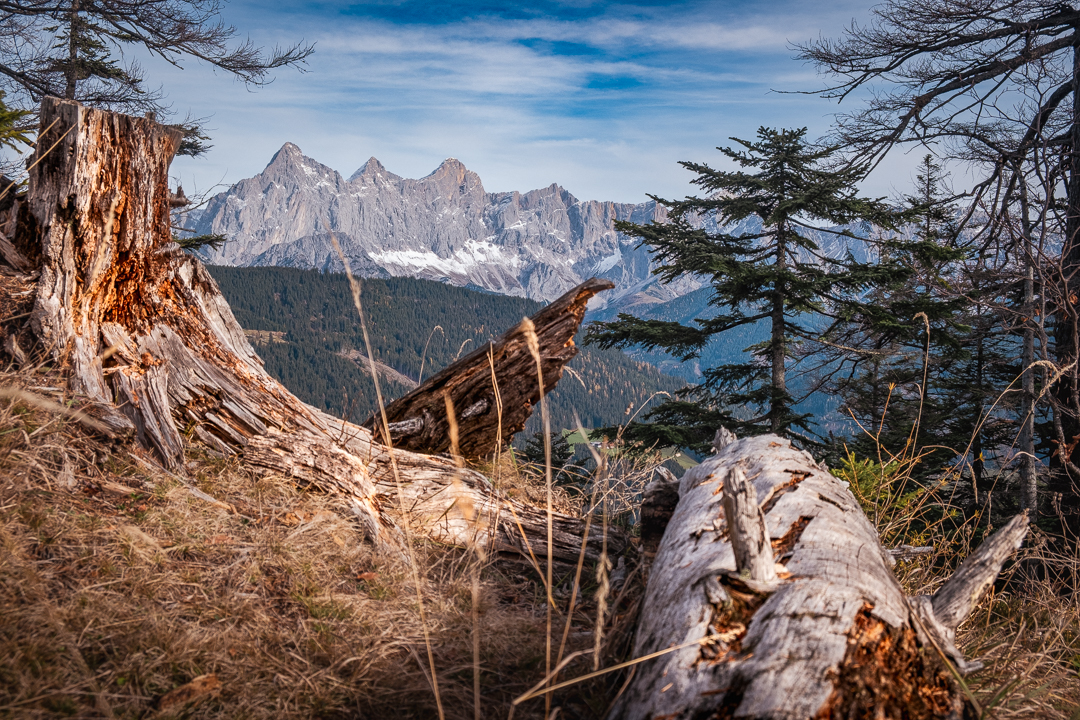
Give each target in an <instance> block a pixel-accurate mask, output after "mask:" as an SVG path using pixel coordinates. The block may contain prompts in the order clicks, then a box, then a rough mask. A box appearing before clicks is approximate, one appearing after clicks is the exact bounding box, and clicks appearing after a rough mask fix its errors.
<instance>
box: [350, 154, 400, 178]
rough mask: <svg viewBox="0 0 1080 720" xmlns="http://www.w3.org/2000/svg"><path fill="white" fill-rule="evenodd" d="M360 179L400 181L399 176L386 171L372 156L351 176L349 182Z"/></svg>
mask: <svg viewBox="0 0 1080 720" xmlns="http://www.w3.org/2000/svg"><path fill="white" fill-rule="evenodd" d="M361 179H362V180H374V179H384V180H390V181H394V182H396V181H398V180H401V176H400V175H395V174H394V173H392V172H390V171H389V170H387V169H386V167H385V166H384V165H383V164H382V163H381V162H379V159H378V158H376V157H374V156H372V157H370V158H368V160H367V162H366V163H364V164H363V165H362V166H361V167H360V169H359V170H357V171H356V172H354V173H353V174H352V176H351V177H350V178H349V182H353V181H355V180H361Z"/></svg>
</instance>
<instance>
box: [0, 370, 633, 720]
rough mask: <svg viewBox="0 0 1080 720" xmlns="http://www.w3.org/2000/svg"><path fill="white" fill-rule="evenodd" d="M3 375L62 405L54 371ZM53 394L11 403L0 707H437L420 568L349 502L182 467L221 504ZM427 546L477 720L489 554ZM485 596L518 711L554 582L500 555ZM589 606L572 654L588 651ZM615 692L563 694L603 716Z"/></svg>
mask: <svg viewBox="0 0 1080 720" xmlns="http://www.w3.org/2000/svg"><path fill="white" fill-rule="evenodd" d="M0 386H3V387H8V388H11V387H21V388H24V389H25V390H27V391H28V392H31V393H34V395H35V396H37V397H39V398H46V399H51V401H53V402H55V403H58V404H60V405H63V404H64V403H65V399H66V398H65V396H64V394H63V392H62V391H59V390H57V391H50V390H46V389H42V388H43V387H45V388H47V387H54V388H59V387H61V386H60V385H59V383H58V381H57V379H56V378H55V377H54V376H52V375H50V374H49V373H47V372H44V371H41V372H38V373H23V374H21V375H13V374H10V373H8V374H3V375H0ZM35 388H37V389H35ZM46 404H47V403H26V402H23V401H21V400H19V399H17V398H16V399H13V398H10V397H8V398H2V399H0V617H2V618H3V620H2V621H0V717H18V718H39V717H40V718H45V717H69V716H70V717H108V716H113V717H140V718H141V717H157V716H165V715H167V714H168V713H161V712H159V711H158V710H157V702H158V701H159V699H160V698H161V697H162V696H163V695H164V694H165V693H167V692H169V691H171V690H173V689H174V688H176V687H178V686H181V685H183V684H185V683H187V682H189V681H191V680H192V679H193V678H195V677H198V676H202V675H206V674H209V673H213V674H216V676H217V678H218V680H219V681H220V683H221V685H220V689H219V690H218V692H217V693H216V694H214V695H213V696H207V697H205V698H204V699H203V700H202V701H201V702H199V703H198V704H196V705H193V706H190V707H188V708H187V709H186V710H184V709H183V708H182V707H178V708H174V710H177V711H178V713H179V714H180V715H182V716H184V717H192V718H237V717H244V718H262V717H273V718H322V717H325V718H331V717H334V718H338V717H370V718H382V717H393V718H410V717H417V718H420V717H424V718H426V717H433V716H434V714H435V701H434V696H433V694H432V692H431V685H430V682H429V680H428V679H427V675H426V673H427V662H426V660H425V659H424V655H425V652H426V651H425V648H424V640H423V632H422V628H421V623H420V618H419V614H418V608H417V603H416V597H417V596H416V593H415V589H414V588H413V587H412V581H411V574H410V572H409V569H408V566H407V564H406V562H405V561H404V560H402V559H400V558H396V557H390V556H386V555H381V554H379V553H378V552H376V551H375V550H374V549H373V548H372V547H371V546H370V545H368V544H365V543H364V541H363V537H362V533H361V530H360V526H359V525H358V523H356V522H354V520H353V519H352V516H351V514H350V512H349V510H348V508H347V507H346V505H345V504H344V503H341V502H339V501H338V500H337V499H335V498H334V497H332V496H327V495H324V494H320V493H315V492H306V491H304V490H302V489H299V488H297V487H296V486H295V485H294V484H293V483H292V482H291V481H289V480H287V479H284V478H275V477H255V476H252V475H250V474H248V473H246V472H244V471H243V470H242V469H241V468H240V467H239V465H238V464H237V463H235V462H232V461H228V460H224V459H220V458H213V457H210V456H208V455H203V454H200V453H199V452H198V451H193V452H192V454H190V455H189V457H188V463H187V466H186V474H187V477H188V479H189V480H190V482H191V483H192V484H193V485H194V486H196V487H197V488H198V489H199V490H201V491H202V492H204V493H206V494H208V495H210V496H212V497H213V498H215V499H216V500H218V501H220V503H219V504H212V503H210V502H207V501H206V500H204V499H201V498H199V497H197V496H196V495H194V494H193V493H192V492H191V491H190V489H189V488H188V487H186V486H185V485H184V484H183V483H182V482H181V481H180V480H179V479H177V478H175V477H170V476H169V475H167V474H165V473H163V472H161V471H155V470H153V469H152V468H151V467H150V466H148V465H145V464H142V463H140V462H138V461H137V460H135V456H136V455H137V454H138V451H137V450H136V449H135V448H134V447H132V446H130V445H126V444H124V445H114V446H111V447H110V446H107V445H104V444H103V443H102V442H100V441H99V440H98V439H96V438H95V437H94V436H92V435H91V434H89V433H88V432H87V431H86V430H85V429H84V428H83V427H82V426H81V425H79V424H78V423H77V422H76V421H74V420H72V419H71V418H70V417H69V416H67V415H66V414H65V413H63V412H58V411H50V410H48V409H43V408H42V406H43V405H46ZM222 504H225V505H230V506H232V508H233V510H229V509H226V508H225V507H223V506H222ZM416 549H417V552H418V554H419V561H420V562H421V563H422V564H423V566H424V567H425V569H426V572H425V579H424V581H423V582H424V587H423V588H422V594H423V597H424V601H425V607H426V610H427V613H428V623H429V629H430V632H431V635H432V640H433V648H434V655H435V661H436V667H437V668H438V671H439V685H440V689H441V692H442V700H443V705H444V706H445V708H446V712H447V716H448V717H451V718H464V717H472V716H473V699H474V698H473V677H472V672H473V655H472V653H473V647H472V636H473V633H472V628H473V622H474V618H473V616H472V610H473V601H472V598H473V588H472V577H471V573H470V563H472V562H474V558H473V556H472V555H470V554H469V553H466V552H463V551H460V550H455V549H447V548H443V547H432V546H429V545H423V544H421V545H419V546H418V547H417V548H416ZM564 574H565V573H564ZM556 582H557V584H558V583H559V577H558V576H557V577H556ZM567 582H569V579H568V578H563V581H562V584H566V583H567ZM557 594H558V595H561V596H562V598H564V599H568V595H569V593H567V592H565V589H563V590H557ZM477 597H478V598H479V607H478V611H479V612H478V622H479V627H480V630H481V633H480V637H481V642H480V666H481V670H482V677H481V690H482V695H483V698H482V708H483V713H484V716H486V717H506V715H507V712H508V710H509V703H510V701H511V700H512V699H513V698H514V697H516V696H517V695H520V694H521V693H523V692H525V691H526V690H527V689H529V687H531V686H532V685H533V684H534V683H535V682H536V681H537V680H539V679H540V678H541V677H542V676H543V666H544V646H545V610H544V607H545V605H544V591H543V587H542V585H541V584H540V583H539V582H537V578H536V577H535V571H532V570H529V569H528V567H527V566H525V565H523V564H520V563H507V562H505V561H501V562H489V563H488V564H487V565H486V566H485V567H484V568H483V571H482V573H481V582H480V586H479V592H478V595H477ZM588 597H589V591H588V589H586V593H585V601H584V602H582V603H579V605H578V611H577V612H576V613H575V622H574V625H573V628H572V630H571V632H570V648H569V649H570V650H578V649H583V648H588V647H591V645H592V637H591V626H592V620H591V617H590V615H589V610H590V607H593V606H594V604H593V605H590V601H589V600H588ZM565 605H566V603H565V602H563V601H562V600H560V607H565ZM560 621H561V620H560ZM624 629H625V623H624V624H623V626H622V628H620V630H624ZM609 633H610V629H609ZM615 634H616V635H618V634H619V633H615ZM623 635H625V633H623ZM587 665H588V660H587V659H585V658H583V659H582V660H581V661H580V662H579V663H577V664H575V665H573V666H571V667H570V668H568V670H567V673H568V674H569V675H571V676H572V675H574V674H577V672H578V671H581V670H584V669H585V668H587ZM566 676H567V674H564V677H566ZM606 683H607V681H606V680H605V681H604V682H598V683H593V684H592V685H586V686H582V687H581V688H578V689H575V690H573V691H567V692H564V693H562V694H561V695H560V697H559V698H557V702H556V704H557V705H558V704H562V705H563V706H564V717H566V716H572V717H597V716H599V715H601V714H602V713H603V711H604V709H605V708H606V702H607V700H606V696H605V693H606V690H607V684H606ZM542 707H543V701H542V700H538V701H530V702H529V703H526V704H524V705H522V706H521V707H519V708H518V709H517V713H516V717H536V716H538V715H539V714H541V713H542ZM566 711H570V712H569V713H567V712H566ZM174 714H175V713H174Z"/></svg>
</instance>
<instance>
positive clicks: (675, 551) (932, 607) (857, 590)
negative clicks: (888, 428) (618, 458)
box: [609, 435, 1028, 720]
mask: <svg viewBox="0 0 1080 720" xmlns="http://www.w3.org/2000/svg"><path fill="white" fill-rule="evenodd" d="M744 481H745V483H746V486H743V482H744ZM755 494H756V496H757V498H756V501H754V498H753V495H755ZM679 496H680V499H679V502H678V505H677V506H676V509H675V512H674V514H673V515H672V517H671V520H670V522H669V523H668V526H667V528H666V530H665V532H664V535H663V539H662V540H661V542H660V547H659V549H658V551H657V555H656V558H655V560H654V561H653V565H652V570H651V573H650V576H649V581H648V587H647V589H646V594H645V599H644V601H643V605H642V608H641V613H640V619H639V622H638V627H637V634H636V638H635V647H634V654H635V656H644V655H647V654H650V653H654V652H657V651H661V650H664V649H665V648H670V647H673V646H680V645H684V644H685V645H687V647H684V648H682V649H680V650H677V651H675V652H671V653H668V654H666V655H662V656H660V657H658V658H656V659H654V660H650V661H646V662H644V663H642V664H641V665H640V666H638V667H637V669H636V672H635V674H634V676H633V678H632V680H631V682H630V684H629V686H628V687H627V688H626V691H625V692H624V693H623V695H622V696H621V697H620V699H619V701H618V702H617V704H616V705H615V707H614V708H613V709H612V712H611V714H610V715H609V718H610V720H615V719H625V720H638V719H641V720H644V719H646V718H661V717H662V718H670V719H672V720H674V719H675V718H687V719H688V718H755V719H757V720H765V719H767V718H768V719H772V718H775V719H776V720H780V719H781V718H782V719H783V720H793V719H795V718H799V719H802V718H837V719H840V718H850V717H860V718H863V717H880V718H901V717H903V718H931V717H933V718H945V717H952V718H963V717H968V716H973V714H972V710H973V708H972V707H971V706H970V704H969V701H968V700H967V699H966V696H965V695H964V694H963V692H962V691H961V688H960V687H959V686H958V683H957V682H956V680H955V678H954V675H953V673H952V671H950V668H949V667H947V666H946V662H948V663H951V664H952V665H953V666H954V670H955V671H959V672H965V671H968V670H970V669H971V668H972V667H973V665H972V664H968V663H966V662H965V660H964V658H963V656H962V655H961V654H960V652H959V651H958V650H957V649H956V647H955V645H954V643H953V640H954V633H955V629H956V627H957V625H959V623H960V622H961V621H962V620H963V619H964V618H965V617H966V616H967V614H968V613H969V612H970V611H971V609H972V607H973V604H974V603H975V602H976V601H977V600H978V598H979V597H980V596H981V594H982V593H983V592H985V590H986V589H987V587H988V586H989V585H990V584H991V583H992V582H993V580H994V578H995V577H997V574H998V573H999V572H1000V570H1001V567H1002V564H1003V563H1004V562H1005V561H1006V559H1007V558H1008V557H1009V556H1010V555H1011V554H1012V553H1013V552H1014V551H1015V550H1016V549H1017V548H1018V547H1019V545H1020V543H1021V542H1022V540H1023V538H1024V535H1025V533H1026V531H1027V524H1028V522H1027V517H1026V515H1020V516H1018V517H1016V518H1014V519H1013V520H1012V521H1011V522H1010V523H1008V525H1006V526H1005V527H1003V528H1001V529H1000V530H999V531H998V532H997V533H996V534H994V535H993V536H991V537H990V538H989V539H988V540H987V541H986V542H984V543H983V545H982V546H981V547H980V548H979V549H978V550H977V551H976V552H975V553H974V554H973V555H972V556H971V557H970V558H968V560H966V561H965V562H964V563H963V565H961V567H960V569H959V570H957V572H956V573H955V574H954V575H953V577H952V578H951V579H950V580H949V581H948V582H947V583H946V584H945V585H944V586H943V587H942V588H941V589H940V590H939V591H938V592H937V593H936V594H935V595H934V596H933V597H914V598H912V597H908V596H907V595H905V593H904V591H903V589H902V588H901V587H900V585H899V583H898V582H897V581H896V578H895V577H894V576H893V573H892V571H891V566H892V562H893V561H892V560H891V558H890V556H889V555H888V553H887V552H886V551H885V550H884V549H883V548H882V547H881V544H880V543H879V542H878V537H877V534H876V532H875V531H874V528H873V526H872V525H871V524H870V522H869V521H868V520H867V518H866V516H865V515H864V514H863V512H862V510H861V509H860V508H859V504H858V503H857V502H856V500H855V498H854V496H852V494H851V492H850V491H849V490H848V488H847V486H846V484H845V483H844V482H842V481H840V480H839V479H837V478H836V477H834V476H833V475H832V474H830V473H829V472H828V471H827V469H826V468H824V467H822V466H820V465H818V464H817V463H816V462H815V461H814V459H813V458H812V457H811V456H810V455H809V454H807V453H806V452H804V451H802V450H798V449H796V448H794V447H792V446H791V444H790V443H789V442H788V441H787V440H781V439H780V438H778V437H776V436H774V435H765V436H760V437H754V438H746V439H742V440H738V441H736V442H734V443H731V444H728V445H726V446H725V447H723V449H721V450H720V451H719V452H718V453H717V454H716V455H715V456H713V457H711V458H710V459H708V460H707V461H705V462H703V463H702V464H701V465H699V466H697V467H696V468H694V469H692V470H691V471H689V472H687V473H686V475H685V476H683V478H682V480H681V482H680V486H679ZM748 501H749V502H748ZM746 504H749V505H751V506H752V507H750V508H743V507H740V506H741V505H746ZM725 505H728V506H729V508H728V509H727V510H725ZM754 511H757V512H756V513H755V512H754ZM757 518H761V519H763V522H764V526H763V527H762V526H759V525H758V523H757ZM762 533H764V538H765V542H767V543H768V545H769V551H768V553H767V559H768V560H769V561H770V562H772V563H779V564H778V565H772V566H771V567H770V568H768V569H765V570H764V571H763V570H762V567H763V563H762V560H763V558H762V557H760V555H761V553H760V552H758V550H759V549H760V542H761V537H762ZM770 538H771V540H769V539H770ZM733 546H734V548H733ZM740 546H741V549H739V550H736V549H735V548H740ZM770 570H771V571H773V572H774V573H775V575H774V577H772V578H770V577H769V571H770ZM762 573H764V574H763V575H762Z"/></svg>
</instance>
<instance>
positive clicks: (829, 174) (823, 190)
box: [587, 127, 905, 451]
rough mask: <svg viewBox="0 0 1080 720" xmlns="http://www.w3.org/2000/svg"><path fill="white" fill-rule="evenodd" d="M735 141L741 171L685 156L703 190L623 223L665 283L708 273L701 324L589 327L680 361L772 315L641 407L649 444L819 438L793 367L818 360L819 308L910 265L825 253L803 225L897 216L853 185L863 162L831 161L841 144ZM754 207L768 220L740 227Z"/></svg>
mask: <svg viewBox="0 0 1080 720" xmlns="http://www.w3.org/2000/svg"><path fill="white" fill-rule="evenodd" d="M732 140H734V142H736V143H737V144H738V147H735V148H718V149H719V150H720V152H722V153H723V154H724V155H725V156H726V157H727V158H728V159H729V160H731V161H734V162H735V163H736V164H737V165H738V166H740V167H741V168H743V169H742V170H738V171H734V172H731V171H723V170H716V169H714V168H712V167H710V166H708V165H706V164H702V163H695V162H683V163H680V164H681V165H682V166H683V167H685V168H686V169H688V170H690V171H692V172H694V173H696V174H697V177H696V178H695V179H694V180H693V181H692V182H693V184H695V185H697V186H698V187H700V188H701V189H702V190H703V191H704V192H705V193H706V195H705V197H687V198H685V199H684V200H680V201H672V200H664V199H661V198H658V197H655V196H653V199H654V200H656V201H657V202H658V203H660V204H661V205H662V206H664V207H665V208H667V210H668V219H667V221H666V222H654V223H653V224H651V225H647V226H643V225H636V224H632V223H626V222H623V223H619V224H618V229H619V230H621V231H622V232H625V233H628V234H630V235H634V236H637V237H639V238H640V239H641V242H642V244H644V245H648V246H650V247H651V248H652V249H653V253H654V257H655V258H656V260H657V261H658V263H659V267H658V268H657V269H656V270H655V271H654V272H655V273H656V274H658V275H659V276H660V278H661V279H662V281H663V282H665V283H670V282H672V281H674V280H676V279H677V278H680V277H682V276H684V275H697V276H699V277H704V278H707V279H708V281H709V282H710V283H711V285H712V297H711V299H710V304H711V305H712V306H713V307H715V308H718V309H719V310H720V312H718V313H717V314H716V315H715V316H714V317H711V318H698V319H695V320H694V323H693V324H682V323H678V322H666V321H658V320H641V319H639V318H635V317H633V316H631V315H628V314H620V315H619V317H618V319H617V320H614V321H611V322H604V323H594V324H593V325H592V326H590V329H589V334H588V338H587V339H588V341H589V342H593V343H596V344H599V345H600V346H601V347H605V348H607V347H622V348H627V347H642V348H645V349H648V350H661V351H665V352H667V353H670V354H671V355H673V356H675V357H677V358H679V359H681V360H682V361H684V362H685V361H688V360H692V359H695V358H698V357H699V355H700V353H701V351H702V349H703V348H704V347H705V346H706V345H707V344H709V343H710V342H711V341H712V340H713V339H714V338H716V337H718V336H723V334H724V333H726V332H729V331H732V330H735V329H736V328H740V327H743V326H745V325H750V324H752V323H759V322H760V323H767V324H768V327H769V328H770V333H769V339H768V340H766V341H765V342H762V343H758V344H756V345H753V346H751V347H749V348H746V351H747V352H748V353H749V357H748V359H747V360H746V361H745V362H741V363H730V364H726V365H721V366H718V367H712V368H709V369H707V370H705V372H704V380H703V382H702V384H701V385H698V386H695V387H692V388H689V389H687V390H686V391H684V392H682V393H681V394H680V395H679V397H676V398H673V399H672V400H670V401H668V402H665V403H663V404H662V405H660V406H658V407H657V408H656V409H655V410H654V411H652V412H651V413H649V414H648V415H646V416H645V419H646V420H649V421H651V422H650V423H647V424H642V425H638V426H636V427H631V428H630V429H629V430H628V436H630V437H633V438H636V439H639V440H643V441H646V442H649V443H652V442H658V443H660V444H661V445H663V446H667V445H678V446H681V447H688V448H692V449H696V450H700V451H706V450H707V449H708V444H709V441H710V440H711V439H712V437H713V434H714V433H715V431H716V428H718V427H720V426H724V427H727V428H729V429H732V430H734V431H735V432H736V434H738V435H746V434H758V433H762V432H774V433H779V434H781V435H784V436H787V437H790V438H793V439H796V440H799V441H801V442H804V443H812V442H814V441H813V440H812V435H813V425H812V421H811V419H810V418H809V417H808V416H807V415H805V414H800V413H798V412H796V411H795V409H794V406H795V405H796V404H797V403H798V402H799V400H800V398H796V397H794V396H793V395H792V394H791V392H790V391H789V388H788V382H787V380H788V372H789V370H791V369H793V367H794V366H795V365H797V364H803V365H804V367H803V368H801V369H805V365H806V364H813V361H812V360H808V357H807V353H806V352H804V349H805V348H804V347H803V346H805V345H806V344H808V343H810V344H812V343H814V342H816V341H817V340H818V338H819V336H820V331H819V328H820V326H821V322H822V320H821V319H822V318H834V317H836V316H837V312H838V310H839V309H840V308H843V307H845V306H848V305H851V304H852V303H857V302H858V299H859V297H860V295H862V294H865V292H866V291H867V289H868V288H870V287H873V286H875V285H877V284H880V283H884V282H891V281H894V280H895V279H896V277H897V275H898V274H900V275H902V274H903V273H904V272H905V271H904V270H903V268H901V267H899V266H898V265H896V264H889V263H885V264H881V265H870V264H867V263H860V262H856V261H855V260H854V258H852V257H851V256H850V254H849V255H848V256H847V257H844V258H834V257H829V256H827V255H826V254H825V253H823V252H822V249H821V248H820V247H819V246H818V245H817V243H816V242H814V241H813V240H812V239H811V238H810V237H808V236H807V235H808V233H807V230H809V229H811V228H812V227H813V226H812V225H810V223H824V224H831V225H834V226H836V225H843V224H848V223H853V222H856V221H860V220H865V221H870V222H874V223H877V224H879V225H884V226H892V225H893V221H894V219H893V214H892V212H891V211H890V209H889V208H888V207H887V206H885V205H884V204H883V203H881V202H879V201H875V200H870V199H867V198H863V197H860V196H859V195H858V194H857V192H856V189H855V183H856V182H857V181H858V180H859V179H860V177H861V176H862V169H861V168H850V167H849V168H840V167H838V168H831V167H829V161H830V159H831V158H832V156H833V153H834V151H835V148H831V147H819V146H814V145H812V144H810V143H809V142H807V140H806V128H802V129H797V130H775V129H770V128H764V127H763V128H760V129H759V130H758V133H757V139H756V140H753V141H748V140H740V139H738V138H732ZM753 218H757V219H758V220H759V221H760V230H754V231H742V230H741V228H745V227H757V224H756V223H743V221H748V220H752V219H753ZM703 219H705V220H708V219H715V223H716V227H718V228H721V230H719V231H717V232H710V231H709V230H708V229H705V228H703V227H702V225H703V223H702V222H701V221H702V220H703ZM725 227H734V228H735V230H733V231H731V232H727V231H724V230H723V228H725ZM814 229H816V230H819V231H820V228H814ZM827 232H835V233H836V234H839V235H847V236H852V237H853V235H851V233H850V232H848V231H839V230H837V231H832V230H830V231H827ZM800 359H801V360H800Z"/></svg>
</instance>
